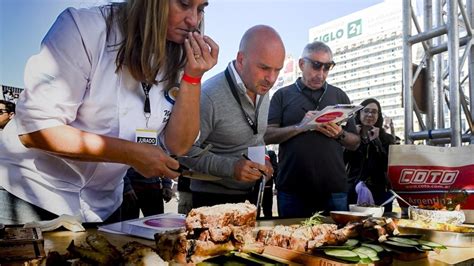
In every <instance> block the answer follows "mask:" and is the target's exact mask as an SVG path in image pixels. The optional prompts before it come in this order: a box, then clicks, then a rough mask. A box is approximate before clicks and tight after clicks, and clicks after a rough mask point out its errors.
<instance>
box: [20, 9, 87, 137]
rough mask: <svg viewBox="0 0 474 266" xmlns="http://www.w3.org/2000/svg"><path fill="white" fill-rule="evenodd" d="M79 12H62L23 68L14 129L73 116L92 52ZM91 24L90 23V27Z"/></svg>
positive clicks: (45, 125) (29, 128) (67, 120)
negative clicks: (21, 91) (23, 82)
mask: <svg viewBox="0 0 474 266" xmlns="http://www.w3.org/2000/svg"><path fill="white" fill-rule="evenodd" d="M77 20H80V13H79V11H78V10H75V9H73V8H69V9H66V10H65V11H64V12H62V13H61V14H60V15H59V17H58V18H57V20H56V21H55V23H54V24H53V26H52V27H51V29H50V30H49V32H48V33H47V35H46V36H45V38H44V39H43V42H42V44H41V49H40V52H39V53H38V54H36V55H34V56H32V57H31V58H30V59H29V60H28V62H27V65H26V68H25V85H26V89H25V91H24V92H23V95H22V96H21V97H20V99H19V101H18V105H17V113H16V115H17V118H18V119H16V120H17V123H18V129H19V130H18V132H19V134H22V133H29V132H34V131H37V130H41V129H44V128H49V127H54V126H59V125H65V124H69V123H70V122H72V121H74V120H75V118H76V114H77V110H78V108H79V106H80V105H81V103H82V101H83V97H84V94H85V92H86V89H87V87H88V81H89V76H90V72H91V62H92V59H91V58H90V55H92V54H94V52H95V51H92V50H90V49H89V48H88V47H86V41H84V38H83V36H82V34H81V30H80V26H79V25H84V21H77ZM91 27H92V26H91Z"/></svg>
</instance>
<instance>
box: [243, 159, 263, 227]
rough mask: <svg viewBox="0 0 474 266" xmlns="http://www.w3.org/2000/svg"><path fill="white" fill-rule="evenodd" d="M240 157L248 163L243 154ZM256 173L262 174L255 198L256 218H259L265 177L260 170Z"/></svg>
mask: <svg viewBox="0 0 474 266" xmlns="http://www.w3.org/2000/svg"><path fill="white" fill-rule="evenodd" d="M242 157H244V158H245V159H246V160H248V161H252V160H250V158H249V157H248V156H247V155H246V154H245V153H242ZM258 171H259V172H260V173H261V174H262V178H261V179H260V186H259V187H258V196H257V204H256V205H257V218H258V217H260V209H261V208H262V202H263V192H264V191H265V177H266V176H267V175H266V174H265V172H264V171H262V170H261V169H258Z"/></svg>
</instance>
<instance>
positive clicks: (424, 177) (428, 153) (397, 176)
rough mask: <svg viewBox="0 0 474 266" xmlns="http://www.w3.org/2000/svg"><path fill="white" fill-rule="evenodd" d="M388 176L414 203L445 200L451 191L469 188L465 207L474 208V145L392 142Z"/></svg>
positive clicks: (463, 205) (399, 192)
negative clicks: (404, 143)
mask: <svg viewBox="0 0 474 266" xmlns="http://www.w3.org/2000/svg"><path fill="white" fill-rule="evenodd" d="M388 177H389V178H390V181H391V183H392V187H393V190H395V191H396V192H397V193H398V194H400V196H402V197H403V198H404V199H405V200H406V201H408V202H409V203H410V204H412V205H420V204H423V205H433V203H436V202H441V203H443V200H444V196H445V194H446V192H448V191H449V190H465V191H467V192H468V194H469V197H468V199H467V201H466V202H465V203H464V204H462V206H461V207H462V208H463V209H471V210H474V145H470V146H462V147H434V146H421V145H392V146H390V152H389V163H388Z"/></svg>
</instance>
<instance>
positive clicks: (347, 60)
mask: <svg viewBox="0 0 474 266" xmlns="http://www.w3.org/2000/svg"><path fill="white" fill-rule="evenodd" d="M402 25H403V24H402V3H401V1H385V2H383V3H380V4H377V5H374V6H372V7H369V8H366V9H364V10H361V11H358V12H355V13H352V14H350V15H347V16H345V17H342V18H339V19H336V20H333V21H330V22H328V23H325V24H322V25H320V26H317V27H314V28H311V29H310V30H309V41H310V42H312V41H316V40H318V41H322V42H325V43H326V44H328V45H329V46H330V47H331V49H332V51H333V53H334V61H335V62H336V67H335V68H334V69H333V70H331V72H330V74H329V77H328V82H329V83H330V84H332V85H335V86H337V87H340V88H342V89H343V90H344V91H345V92H346V93H347V94H348V96H349V98H350V99H351V101H352V102H353V103H355V104H359V103H360V102H362V101H363V100H364V99H367V98H376V99H377V100H378V101H379V102H380V104H381V105H382V110H383V113H384V116H388V117H390V118H392V119H393V122H394V125H395V132H396V134H397V136H399V137H403V135H404V133H403V125H404V122H403V118H404V111H403V106H402V77H403V76H402V59H403V48H402V33H403V31H402V30H403V28H402Z"/></svg>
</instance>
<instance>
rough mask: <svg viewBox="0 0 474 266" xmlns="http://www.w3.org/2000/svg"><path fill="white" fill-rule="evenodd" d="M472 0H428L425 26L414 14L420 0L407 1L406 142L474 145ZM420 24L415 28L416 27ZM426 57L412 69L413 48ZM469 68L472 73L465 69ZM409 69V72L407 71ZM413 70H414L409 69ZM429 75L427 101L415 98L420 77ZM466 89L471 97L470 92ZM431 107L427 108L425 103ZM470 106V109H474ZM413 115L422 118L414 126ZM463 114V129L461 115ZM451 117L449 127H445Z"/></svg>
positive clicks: (424, 96)
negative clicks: (415, 5)
mask: <svg viewBox="0 0 474 266" xmlns="http://www.w3.org/2000/svg"><path fill="white" fill-rule="evenodd" d="M472 1H473V0H465V1H463V0H434V1H433V0H424V1H423V14H422V17H423V28H421V26H420V23H419V22H418V18H417V16H416V15H415V12H414V9H413V5H412V2H413V4H415V1H412V0H403V69H404V71H403V84H404V85H403V95H404V97H403V103H404V108H405V143H406V144H412V143H413V142H414V141H425V143H426V144H428V145H445V144H448V143H450V144H451V146H452V147H456V146H461V145H462V144H463V143H468V144H474V134H473V131H474V130H473V127H474V126H473V122H472V121H473V120H474V116H473V113H472V112H471V111H472V110H474V100H472V98H473V96H474V54H473V52H474V47H473V44H474V43H473V42H474V41H473V34H472V33H473V29H472V27H471V25H472V22H473V21H474V10H473V4H472ZM413 27H415V29H416V31H413ZM420 45H421V47H423V51H424V53H423V56H422V57H421V58H422V59H421V60H420V62H418V63H417V65H418V66H417V67H416V69H414V71H413V50H414V49H416V47H420ZM463 69H467V70H468V71H467V74H464V76H463V77H461V74H462V73H463V72H462V70H463ZM406 70H408V71H406ZM409 70H412V71H409ZM422 72H423V73H425V75H426V78H425V79H424V80H425V82H424V83H423V84H422V91H423V93H422V95H423V97H422V100H421V101H420V99H418V100H415V98H414V96H413V92H414V91H413V90H414V87H415V86H414V84H415V81H416V80H417V78H419V77H420V76H421V75H420V73H422ZM466 81H468V82H467V83H466ZM465 91H466V92H467V94H468V95H466V93H465ZM423 103H424V104H425V105H426V108H424V110H423V111H421V109H420V105H422V104H423ZM470 110H471V111H470ZM414 115H415V116H416V118H417V119H416V120H417V122H418V127H417V130H418V131H415V127H414V122H415V121H414ZM462 115H464V117H463V118H464V119H465V121H466V125H467V126H465V129H464V132H463V129H462V127H461V126H462V124H461V118H462ZM446 121H447V122H448V123H449V127H446V126H445V124H448V123H446Z"/></svg>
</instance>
